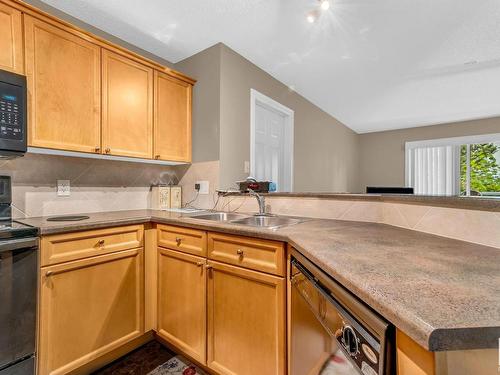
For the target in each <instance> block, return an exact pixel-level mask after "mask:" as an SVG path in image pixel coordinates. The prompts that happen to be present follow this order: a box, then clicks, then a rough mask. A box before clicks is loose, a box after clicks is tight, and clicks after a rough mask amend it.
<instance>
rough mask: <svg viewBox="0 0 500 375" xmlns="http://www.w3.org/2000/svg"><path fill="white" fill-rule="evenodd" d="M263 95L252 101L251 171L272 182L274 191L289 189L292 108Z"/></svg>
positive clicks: (261, 178)
mask: <svg viewBox="0 0 500 375" xmlns="http://www.w3.org/2000/svg"><path fill="white" fill-rule="evenodd" d="M260 95H262V94H260ZM262 96H263V95H262ZM265 98H266V99H265V101H264V100H259V98H257V100H255V101H254V102H253V105H252V112H253V113H252V114H253V116H252V119H253V124H252V125H253V126H252V132H253V134H252V137H251V138H252V145H251V149H252V158H251V159H252V160H251V175H252V177H255V178H256V179H257V180H262V181H272V182H275V183H276V185H277V190H278V191H291V190H292V154H293V139H292V137H293V135H292V134H293V111H291V110H289V109H288V108H286V107H283V106H281V104H279V103H277V102H274V101H273V100H272V99H270V98H267V97H265ZM260 99H262V98H260ZM269 101H271V102H269ZM276 104H277V105H276ZM290 113H291V114H290Z"/></svg>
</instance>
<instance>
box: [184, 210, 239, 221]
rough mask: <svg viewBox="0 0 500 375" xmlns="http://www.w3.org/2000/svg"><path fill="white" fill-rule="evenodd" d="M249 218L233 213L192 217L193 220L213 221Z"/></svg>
mask: <svg viewBox="0 0 500 375" xmlns="http://www.w3.org/2000/svg"><path fill="white" fill-rule="evenodd" d="M247 217H248V216H246V215H242V214H235V213H233V212H212V213H209V214H203V215H196V216H191V218H192V219H201V220H213V221H233V220H238V219H244V218H247Z"/></svg>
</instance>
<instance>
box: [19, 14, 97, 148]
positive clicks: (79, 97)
mask: <svg viewBox="0 0 500 375" xmlns="http://www.w3.org/2000/svg"><path fill="white" fill-rule="evenodd" d="M24 29H25V38H26V43H25V44H26V47H25V48H26V73H27V76H28V97H29V105H30V111H29V120H30V121H29V124H30V126H29V145H30V146H37V147H46V148H54V149H60V150H70V151H81V152H100V145H101V128H100V103H101V85H100V78H101V73H100V48H99V47H98V46H97V45H95V44H93V43H90V42H89V41H87V40H85V39H83V38H80V37H79V36H78V35H76V34H74V33H72V32H71V30H70V29H62V28H59V27H56V26H53V25H51V24H49V23H47V22H44V21H42V20H39V19H37V18H33V17H31V16H28V15H25V16H24Z"/></svg>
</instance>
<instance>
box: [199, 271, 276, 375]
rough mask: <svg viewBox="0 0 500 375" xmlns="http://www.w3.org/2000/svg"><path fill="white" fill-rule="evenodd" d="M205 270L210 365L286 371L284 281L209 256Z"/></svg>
mask: <svg viewBox="0 0 500 375" xmlns="http://www.w3.org/2000/svg"><path fill="white" fill-rule="evenodd" d="M208 270H209V271H208V275H207V280H208V282H207V285H208V298H207V302H208V346H207V349H208V350H207V353H208V356H207V365H208V367H210V368H211V369H213V370H214V371H215V372H217V373H219V374H231V375H234V374H238V375H254V374H260V375H266V374H284V373H285V280H284V279H283V278H281V277H276V276H271V275H268V274H265V273H261V272H256V271H251V270H247V269H243V268H240V267H235V266H230V265H226V264H222V263H219V262H213V261H209V262H208Z"/></svg>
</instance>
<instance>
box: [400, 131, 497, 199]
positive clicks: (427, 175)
mask: <svg viewBox="0 0 500 375" xmlns="http://www.w3.org/2000/svg"><path fill="white" fill-rule="evenodd" d="M405 149H406V169H405V171H406V184H407V185H408V186H411V187H413V188H414V189H415V194H422V195H462V196H486V197H500V134H486V135H479V136H470V137H455V138H442V139H433V140H427V141H417V142H406V145H405Z"/></svg>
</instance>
